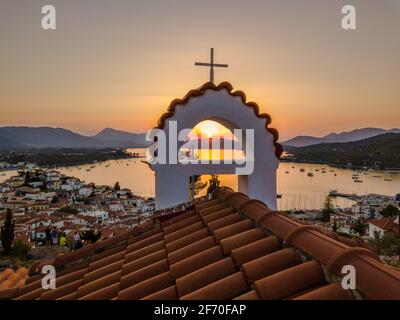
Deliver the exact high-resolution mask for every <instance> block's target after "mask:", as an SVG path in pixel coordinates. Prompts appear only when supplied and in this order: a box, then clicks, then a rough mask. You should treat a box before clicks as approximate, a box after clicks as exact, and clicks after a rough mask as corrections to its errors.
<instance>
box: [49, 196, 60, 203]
mask: <svg viewBox="0 0 400 320" xmlns="http://www.w3.org/2000/svg"><path fill="white" fill-rule="evenodd" d="M58 201H60V198H59V197H58V196H53V198H52V199H51V203H57V202H58Z"/></svg>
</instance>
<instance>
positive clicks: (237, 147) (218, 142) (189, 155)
mask: <svg viewBox="0 0 400 320" xmlns="http://www.w3.org/2000/svg"><path fill="white" fill-rule="evenodd" d="M220 122H223V123H224V124H225V125H227V126H228V127H226V126H225V125H223V124H221V123H220ZM234 129H237V128H235V126H234V125H233V124H232V123H230V122H228V121H226V120H222V119H213V120H203V121H201V122H199V123H197V124H196V125H195V126H194V127H193V128H192V130H191V132H190V133H189V134H188V136H187V141H193V142H195V143H194V144H193V145H192V147H189V148H188V147H185V144H184V146H183V147H181V148H180V149H179V151H178V157H179V159H185V158H186V159H192V160H198V161H209V162H213V161H217V160H219V161H221V162H223V161H225V160H229V161H232V162H233V161H236V160H244V159H245V158H246V156H245V151H244V150H245V149H244V143H245V139H244V137H243V136H242V137H238V136H236V135H235V133H234V132H233V131H234ZM193 146H194V148H193ZM243 182H246V183H245V184H246V185H247V177H245V176H236V175H234V174H215V173H214V174H212V173H210V174H203V175H193V176H190V177H189V185H190V186H189V193H190V195H189V198H190V199H193V198H196V197H200V196H204V195H206V194H207V193H208V192H210V189H211V190H212V189H213V188H215V187H216V186H219V185H221V186H229V187H231V188H232V189H234V190H235V191H237V190H238V184H239V183H241V184H242V185H243ZM246 189H247V188H246Z"/></svg>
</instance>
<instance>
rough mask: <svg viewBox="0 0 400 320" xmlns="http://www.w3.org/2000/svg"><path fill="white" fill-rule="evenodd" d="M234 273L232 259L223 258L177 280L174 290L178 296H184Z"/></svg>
mask: <svg viewBox="0 0 400 320" xmlns="http://www.w3.org/2000/svg"><path fill="white" fill-rule="evenodd" d="M234 272H235V265H234V264H233V261H232V259H231V258H225V259H222V260H219V261H217V262H214V263H212V264H209V265H207V266H205V267H203V268H201V269H199V270H197V271H194V272H192V273H189V274H188V275H186V276H183V277H181V278H179V279H177V280H176V288H177V290H178V294H179V296H184V295H186V294H188V293H190V292H193V291H195V290H197V289H199V288H201V287H204V286H206V285H208V284H210V283H212V282H215V281H217V280H219V279H221V278H223V277H225V276H227V275H229V274H231V273H234Z"/></svg>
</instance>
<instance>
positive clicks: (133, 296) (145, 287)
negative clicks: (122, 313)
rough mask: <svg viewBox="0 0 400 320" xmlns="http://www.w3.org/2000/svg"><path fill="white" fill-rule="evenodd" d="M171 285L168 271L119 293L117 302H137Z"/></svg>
mask: <svg viewBox="0 0 400 320" xmlns="http://www.w3.org/2000/svg"><path fill="white" fill-rule="evenodd" d="M172 285H173V281H172V279H171V276H170V274H169V271H167V272H164V273H161V274H159V275H157V276H155V277H152V278H150V279H147V280H145V281H142V282H140V283H138V284H136V285H134V286H132V287H129V288H126V289H123V290H121V291H120V292H119V295H118V299H119V300H137V299H142V298H144V297H146V296H148V295H150V294H153V293H156V292H158V291H160V290H163V289H166V288H168V287H170V286H172Z"/></svg>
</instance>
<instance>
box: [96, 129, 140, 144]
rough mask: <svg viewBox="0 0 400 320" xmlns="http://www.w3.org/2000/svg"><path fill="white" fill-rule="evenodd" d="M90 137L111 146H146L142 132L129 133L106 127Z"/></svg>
mask: <svg viewBox="0 0 400 320" xmlns="http://www.w3.org/2000/svg"><path fill="white" fill-rule="evenodd" d="M92 138H94V139H96V140H97V141H101V142H102V143H104V144H108V146H110V147H113V146H115V145H118V146H120V147H146V146H147V142H146V134H144V133H130V132H126V131H120V130H115V129H111V128H106V129H103V130H102V131H100V132H99V133H98V134H96V135H95V136H93V137H92Z"/></svg>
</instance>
